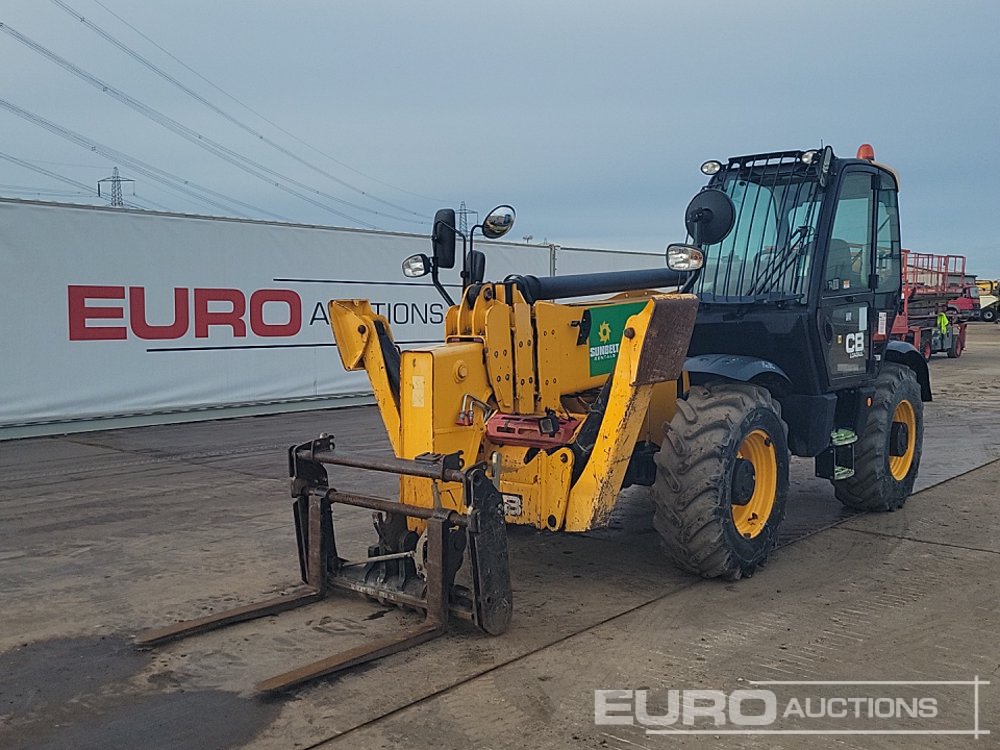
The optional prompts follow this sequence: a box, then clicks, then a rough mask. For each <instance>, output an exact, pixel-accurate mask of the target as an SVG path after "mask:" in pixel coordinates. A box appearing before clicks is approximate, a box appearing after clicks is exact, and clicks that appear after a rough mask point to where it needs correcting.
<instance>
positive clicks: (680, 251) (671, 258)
mask: <svg viewBox="0 0 1000 750" xmlns="http://www.w3.org/2000/svg"><path fill="white" fill-rule="evenodd" d="M704 264H705V255H704V253H702V252H701V250H699V249H698V248H696V247H695V246H694V245H681V244H674V245H668V246H667V268H669V269H670V270H671V271H697V270H698V269H699V268H701V267H702V266H703V265H704Z"/></svg>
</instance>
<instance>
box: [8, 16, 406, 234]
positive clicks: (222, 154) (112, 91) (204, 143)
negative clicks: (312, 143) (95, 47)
mask: <svg viewBox="0 0 1000 750" xmlns="http://www.w3.org/2000/svg"><path fill="white" fill-rule="evenodd" d="M0 31H2V32H4V33H5V34H7V35H8V36H10V37H12V38H13V39H15V40H16V41H18V42H20V43H21V44H23V45H25V46H26V47H28V48H29V49H31V50H33V51H35V52H37V53H38V54H40V55H42V56H43V57H45V58H46V59H48V60H49V61H51V62H54V63H56V64H57V65H59V66H60V67H61V68H63V69H64V70H67V71H69V72H70V73H72V74H73V75H75V76H77V77H78V78H80V79H82V80H84V81H86V82H87V83H89V84H90V85H91V86H94V87H95V88H97V89H98V90H100V91H101V92H103V93H105V94H107V95H108V96H110V97H112V98H114V99H117V100H118V101H120V102H121V103H122V104H125V105H126V106H127V107H129V108H131V109H134V110H135V111H137V112H139V114H141V115H143V116H144V117H147V118H148V119H150V120H153V121H154V122H156V123H158V124H160V125H162V126H163V127H165V128H167V129H168V130H170V131H171V132H174V133H176V134H177V135H179V136H181V137H182V138H184V139H185V140H187V141H189V142H191V143H193V144H194V145H196V146H198V147H199V148H202V149H204V150H205V151H208V152H209V153H211V154H213V155H215V156H217V157H218V158H220V159H222V160H223V161H225V162H228V163H229V164H232V165H233V166H234V167H236V168H237V169H240V170H242V171H244V172H246V173H247V174H249V175H252V176H254V177H256V178H258V179H260V180H263V181H264V182H266V183H268V184H269V185H272V186H273V187H276V188H278V189H279V190H283V191H284V192H286V193H289V194H291V195H294V196H295V197H297V198H299V199H300V200H304V201H306V202H307V203H311V204H312V205H314V206H317V207H318V208H322V209H323V210H325V211H328V212H330V213H332V214H334V215H336V216H339V217H341V218H343V219H347V220H348V221H352V222H354V223H355V224H360V225H361V226H364V227H367V228H369V229H378V227H377V226H375V225H374V224H370V223H368V222H366V221H362V220H361V219H358V218H356V217H353V216H351V215H349V214H345V213H343V212H342V211H338V210H337V209H335V208H331V207H330V206H328V205H326V204H325V203H321V202H320V201H317V200H315V199H313V198H310V197H309V196H308V195H302V194H301V193H299V192H298V191H296V190H293V189H292V188H290V187H288V186H287V185H285V184H283V183H282V182H275V181H274V179H272V178H275V179H278V180H283V181H284V182H289V183H291V184H293V185H296V186H298V187H301V188H303V189H305V190H307V191H309V192H311V193H315V194H316V195H320V196H322V197H325V198H327V199H329V200H332V201H335V202H337V203H340V204H343V205H346V206H350V207H351V208H355V209H358V210H361V211H367V212H369V213H373V214H376V215H379V216H386V217H387V218H392V219H396V220H397V221H413V220H411V219H405V218H401V217H397V216H391V215H387V214H384V213H382V212H381V211H375V210H374V209H370V208H365V207H363V206H358V205H356V204H354V203H351V202H350V201H345V200H343V199H342V198H337V197H336V196H333V195H330V194H329V193H324V192H323V191H321V190H316V189H315V188H312V187H310V186H308V185H305V184H303V183H301V182H299V181H298V180H295V179H293V178H290V177H287V176H285V175H282V174H281V173H279V172H276V171H274V170H273V169H270V168H269V167H266V166H264V165H263V164H261V163H260V162H257V161H254V160H253V159H250V158H248V157H246V156H243V155H242V154H239V153H237V152H236V151H233V150H232V149H229V148H226V147H225V146H223V145H222V144H220V143H217V142H216V141H213V140H212V139H210V138H208V137H206V136H203V135H201V134H200V133H198V132H196V131H194V130H192V129H191V128H189V127H187V126H186V125H182V124H181V123H179V122H177V120H174V119H173V118H171V117H169V116H167V115H165V114H163V113H162V112H159V111H158V110H156V109H153V108H152V107H150V106H148V105H146V104H143V103H142V102H140V101H138V100H137V99H135V98H133V97H131V96H129V95H128V94H126V93H125V92H124V91H121V90H119V89H117V88H115V87H114V86H112V85H111V84H109V83H107V82H106V81H103V80H101V79H100V78H98V77H97V76H95V75H92V74H90V73H88V72H87V71H85V70H83V69H82V68H80V67H79V66H77V65H74V64H73V63H71V62H70V61H69V60H67V59H65V58H64V57H60V56H59V55H57V54H56V53H54V52H53V51H52V50H50V49H48V48H47V47H44V46H43V45H41V44H39V43H38V42H35V41H34V40H32V39H29V38H28V37H26V36H25V35H24V34H21V33H20V32H19V31H16V30H15V29H13V28H12V27H11V26H10V25H8V24H4V23H0ZM268 175H270V177H269V176H268ZM414 223H421V222H414Z"/></svg>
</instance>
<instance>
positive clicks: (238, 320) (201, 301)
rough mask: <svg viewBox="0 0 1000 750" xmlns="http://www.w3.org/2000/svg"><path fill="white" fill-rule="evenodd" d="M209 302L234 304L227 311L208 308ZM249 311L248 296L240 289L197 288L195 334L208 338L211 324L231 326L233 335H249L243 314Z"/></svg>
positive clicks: (195, 292)
mask: <svg viewBox="0 0 1000 750" xmlns="http://www.w3.org/2000/svg"><path fill="white" fill-rule="evenodd" d="M209 302H222V303H227V304H229V305H231V306H232V309H230V310H226V311H225V312H215V311H210V310H209V309H208V303H209ZM246 311H247V301H246V297H244V296H243V292H241V291H240V290H239V289H195V290H194V336H195V338H198V339H207V338H208V328H209V326H229V327H230V328H232V329H233V336H235V337H237V338H243V337H245V336H246V335H247V324H246V323H245V322H244V320H243V315H244V313H246Z"/></svg>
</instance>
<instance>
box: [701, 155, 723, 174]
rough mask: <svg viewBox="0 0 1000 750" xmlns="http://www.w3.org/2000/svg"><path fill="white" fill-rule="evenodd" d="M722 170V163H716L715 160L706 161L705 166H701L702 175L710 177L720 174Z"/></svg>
mask: <svg viewBox="0 0 1000 750" xmlns="http://www.w3.org/2000/svg"><path fill="white" fill-rule="evenodd" d="M721 169H722V162H721V161H716V160H715V159H710V160H709V161H706V162H705V163H704V164H702V165H701V173H702V174H708V175H712V174H718V173H719V171H720V170H721Z"/></svg>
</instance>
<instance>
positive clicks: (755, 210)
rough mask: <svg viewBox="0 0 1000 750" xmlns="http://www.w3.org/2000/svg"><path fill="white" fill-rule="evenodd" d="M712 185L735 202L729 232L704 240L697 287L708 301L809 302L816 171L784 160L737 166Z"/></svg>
mask: <svg viewBox="0 0 1000 750" xmlns="http://www.w3.org/2000/svg"><path fill="white" fill-rule="evenodd" d="M712 187H716V188H719V189H721V190H723V191H725V192H726V194H727V195H729V197H730V198H732V200H733V203H734V205H735V207H736V222H735V225H734V226H733V229H732V231H731V232H730V233H729V235H728V236H727V237H726V238H725V239H723V240H722V241H721V242H717V243H715V244H714V245H705V246H703V248H702V249H703V250H704V252H705V266H704V269H703V270H702V272H701V275H700V276H699V278H698V281H697V282H696V283H695V286H694V291H695V292H696V293H697V294H698V296H699V297H701V299H702V300H703V301H705V302H723V303H750V302H805V301H806V297H807V294H808V291H809V284H808V280H809V271H810V266H811V264H812V262H813V255H814V251H815V242H814V240H815V237H816V224H817V222H818V221H819V208H820V193H819V184H818V182H817V181H816V177H815V172H813V171H811V170H807V169H805V168H803V167H801V166H799V165H794V164H788V163H787V162H786V163H779V164H767V163H765V164H764V165H761V166H757V165H753V166H742V167H741V166H736V167H735V168H734V167H732V166H731V167H730V168H729V169H727V170H725V171H724V172H722V173H721V174H720V175H719V176H718V177H717V178H716V180H714V181H713V183H712Z"/></svg>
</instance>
